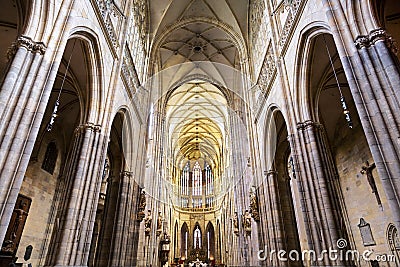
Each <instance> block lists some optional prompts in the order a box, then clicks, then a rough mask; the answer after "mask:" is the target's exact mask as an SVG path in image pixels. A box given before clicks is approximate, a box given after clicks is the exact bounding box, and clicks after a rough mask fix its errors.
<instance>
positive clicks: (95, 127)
mask: <svg viewBox="0 0 400 267" xmlns="http://www.w3.org/2000/svg"><path fill="white" fill-rule="evenodd" d="M86 130H90V131H92V132H101V125H99V124H94V123H92V122H87V123H83V124H81V125H79V126H78V127H76V129H75V135H79V134H81V133H83V132H84V131H86Z"/></svg>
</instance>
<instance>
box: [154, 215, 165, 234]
mask: <svg viewBox="0 0 400 267" xmlns="http://www.w3.org/2000/svg"><path fill="white" fill-rule="evenodd" d="M163 221H164V218H163V216H162V214H161V211H159V212H158V219H157V232H156V234H157V236H159V235H160V234H161V232H162V224H163Z"/></svg>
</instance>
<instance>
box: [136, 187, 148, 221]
mask: <svg viewBox="0 0 400 267" xmlns="http://www.w3.org/2000/svg"><path fill="white" fill-rule="evenodd" d="M145 209H146V192H144V191H142V192H141V193H140V197H139V205H138V214H137V221H138V222H141V221H143V218H144V217H145V214H144V210H145Z"/></svg>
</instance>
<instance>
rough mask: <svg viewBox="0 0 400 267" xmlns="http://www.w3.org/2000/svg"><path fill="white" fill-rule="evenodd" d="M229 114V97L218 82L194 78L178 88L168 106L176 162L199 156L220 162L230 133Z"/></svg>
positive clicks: (217, 163) (170, 132)
mask: <svg viewBox="0 0 400 267" xmlns="http://www.w3.org/2000/svg"><path fill="white" fill-rule="evenodd" d="M227 116H228V111H227V101H226V99H225V97H224V95H223V94H222V92H221V91H220V90H219V89H218V88H217V87H216V86H215V85H212V84H210V83H207V82H203V81H192V82H190V83H185V84H183V85H181V86H180V87H179V88H177V89H176V90H175V91H174V92H173V94H172V95H171V96H170V98H169V101H168V103H167V109H166V117H167V120H166V122H167V125H168V128H167V129H168V133H169V136H170V137H171V138H170V147H171V148H172V154H173V158H174V160H175V161H176V162H175V163H176V164H178V165H180V163H181V162H182V161H185V160H186V161H187V160H198V161H207V162H208V163H210V164H212V165H213V167H217V166H219V165H220V162H221V159H222V157H223V154H222V151H223V147H224V140H225V138H226V137H227V133H226V129H227Z"/></svg>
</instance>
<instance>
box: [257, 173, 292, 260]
mask: <svg viewBox="0 0 400 267" xmlns="http://www.w3.org/2000/svg"><path fill="white" fill-rule="evenodd" d="M266 176H267V178H266V180H265V183H266V184H265V201H266V214H265V216H263V217H266V220H267V221H268V227H267V229H266V230H267V231H268V237H269V238H268V240H267V242H268V245H267V246H268V248H269V251H265V253H267V254H266V255H265V256H267V259H266V260H267V263H266V266H270V265H271V266H287V264H288V263H287V262H284V261H280V260H278V258H277V255H276V253H275V254H273V255H272V257H271V255H269V253H270V252H271V251H272V250H275V251H279V250H285V249H286V244H285V233H284V231H283V221H282V213H281V211H282V207H281V200H280V197H279V189H278V173H277V172H276V171H274V170H271V171H268V172H267V173H266Z"/></svg>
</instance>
